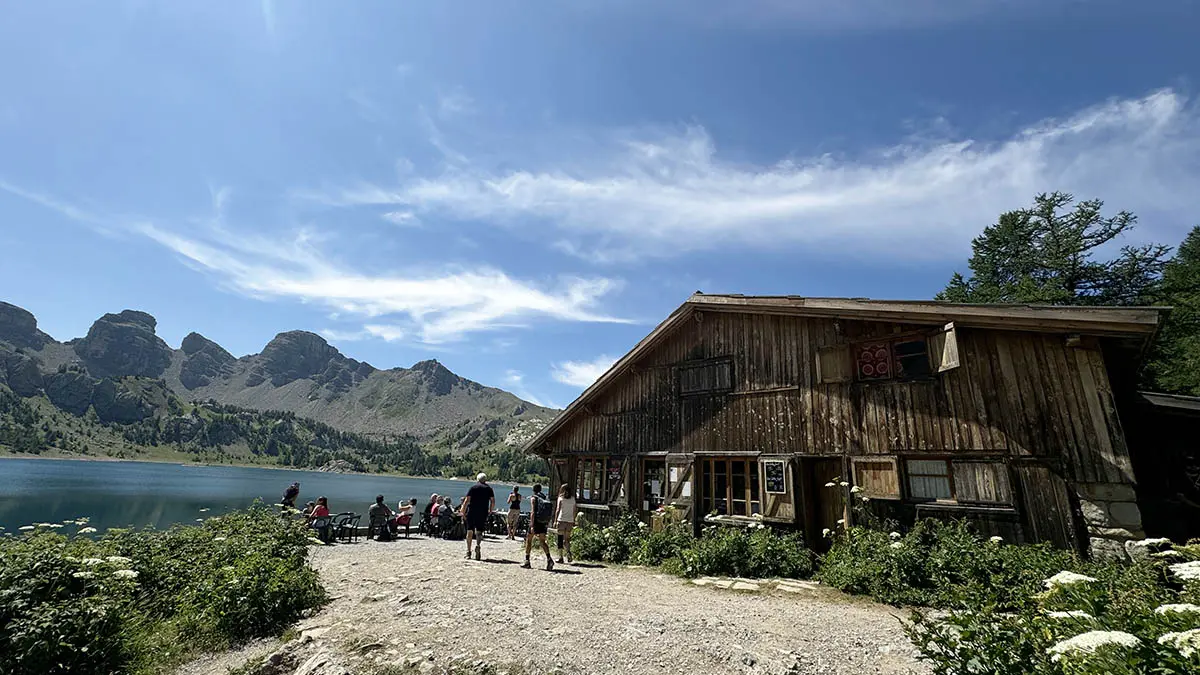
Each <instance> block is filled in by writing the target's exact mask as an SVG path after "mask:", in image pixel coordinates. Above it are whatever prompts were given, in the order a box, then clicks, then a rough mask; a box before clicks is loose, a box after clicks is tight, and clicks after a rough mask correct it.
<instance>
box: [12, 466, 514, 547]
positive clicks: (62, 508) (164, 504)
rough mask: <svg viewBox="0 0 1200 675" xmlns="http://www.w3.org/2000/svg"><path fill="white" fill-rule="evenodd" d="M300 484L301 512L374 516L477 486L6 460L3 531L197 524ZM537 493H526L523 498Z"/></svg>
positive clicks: (503, 490)
mask: <svg viewBox="0 0 1200 675" xmlns="http://www.w3.org/2000/svg"><path fill="white" fill-rule="evenodd" d="M293 481H300V498H299V499H298V500H297V505H298V506H299V505H302V504H303V503H304V502H307V501H315V500H316V498H317V497H319V496H325V497H328V498H329V508H330V510H331V511H333V512H334V513H338V512H341V511H353V512H355V513H366V511H367V507H368V506H370V505H371V503H372V502H374V500H375V495H377V494H382V495H383V496H384V497H385V498H386V500H387V504H388V506H390V507H392V508H393V509H394V508H396V503H397V502H399V501H400V500H401V499H411V498H413V497H415V498H416V499H417V503H418V505H419V506H420V507H424V506H425V503H426V502H428V501H429V495H430V494H431V493H434V492H436V493H438V494H448V495H450V496H451V497H453V498H454V501H455V503H456V504H457V503H458V502H460V501H461V500H462V498H463V496H464V495H466V492H467V489H468V488H469V487H470V486H471V481H465V480H461V481H454V480H443V479H437V478H394V477H390V476H372V475H361V474H330V473H319V472H315V471H283V470H278V469H257V468H245V467H234V466H196V465H180V464H164V463H153V462H88V461H77V460H56V459H0V527H4V528H6V529H5V532H15V531H16V529H17V528H18V527H20V526H21V525H28V524H30V523H34V522H48V523H54V522H62V521H64V520H68V519H71V520H73V519H76V518H79V517H81V516H87V517H88V518H90V519H91V522H90V525H92V526H93V527H96V528H98V529H101V530H103V529H104V528H109V527H129V526H134V527H144V526H146V525H153V526H155V527H160V528H161V527H167V526H170V525H172V524H174V523H194V522H195V521H196V519H197V518H204V517H208V516H213V515H218V514H220V513H223V512H225V511H229V510H232V509H239V508H244V507H246V506H249V505H250V504H251V503H253V502H254V500H255V499H261V500H262V501H264V502H266V503H267V504H276V503H278V502H279V500H280V498H281V497H282V496H283V492H284V490H285V489H287V486H288V485H290V484H291V483H292V482H293ZM491 485H492V488H493V489H494V490H495V491H496V502H497V506H498V507H499V508H503V504H504V501H505V497H506V496H507V494H508V492H509V491H510V490H512V486H511V485H505V484H502V483H492V484H491ZM529 492H530V491H529V490H528V489H524V488H523V489H522V490H521V494H523V495H528V494H529ZM201 509H208V511H204V512H202V511H201Z"/></svg>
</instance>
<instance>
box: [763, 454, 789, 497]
mask: <svg viewBox="0 0 1200 675" xmlns="http://www.w3.org/2000/svg"><path fill="white" fill-rule="evenodd" d="M762 465H763V474H764V475H765V476H766V488H767V494H773V495H782V494H787V479H785V478H784V476H785V475H786V473H787V472H786V471H785V470H784V461H783V460H782V459H769V460H765V461H763V463H762Z"/></svg>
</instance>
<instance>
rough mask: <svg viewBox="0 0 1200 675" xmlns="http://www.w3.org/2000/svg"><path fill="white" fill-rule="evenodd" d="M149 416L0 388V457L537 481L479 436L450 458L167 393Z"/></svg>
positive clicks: (133, 381)
mask: <svg viewBox="0 0 1200 675" xmlns="http://www.w3.org/2000/svg"><path fill="white" fill-rule="evenodd" d="M122 388H123V389H153V388H154V387H153V385H152V384H151V383H147V382H146V381H145V380H144V379H142V378H124V380H123V381H122ZM157 410H158V414H155V415H151V416H149V417H146V418H145V419H142V420H140V421H132V422H119V421H108V422H105V421H102V420H101V419H100V418H99V416H98V415H97V414H96V410H95V408H94V407H89V408H88V409H87V411H86V412H85V413H84V414H83V415H74V414H71V413H68V412H66V411H63V410H62V409H60V408H58V407H56V406H55V405H54V404H52V403H51V402H50V401H49V400H48V399H46V398H45V397H43V396H34V397H29V398H22V397H20V396H17V395H16V394H14V393H13V392H12V390H10V389H9V388H8V387H6V386H3V385H0V452H2V453H6V454H24V455H33V456H37V455H41V456H48V457H84V458H88V457H91V458H112V459H143V460H157V461H195V462H205V463H230V464H243V465H252V466H280V467H290V468H300V469H316V468H320V467H323V466H325V465H327V464H328V463H330V462H332V461H337V460H340V461H342V462H345V463H346V464H348V465H349V466H350V467H351V468H353V469H354V470H355V471H364V472H381V473H382V472H389V473H402V474H406V475H413V476H470V475H473V474H475V473H476V472H478V471H487V472H488V473H489V474H490V475H492V476H494V477H495V478H496V479H497V480H503V481H515V482H529V481H533V480H538V479H541V478H543V477H544V475H545V473H546V471H545V465H544V462H543V461H542V460H540V459H537V458H533V457H531V456H529V455H525V454H524V453H522V452H521V451H520V449H519V447H518V446H514V445H512V444H509V443H505V439H503V438H499V437H498V436H496V437H493V436H489V437H488V438H487V439H486V440H487V441H488V442H486V443H480V444H478V446H477V447H475V448H473V449H472V450H470V451H469V452H467V453H466V454H463V455H457V456H456V455H455V454H453V453H452V452H451V449H450V448H449V447H443V448H441V449H437V448H434V449H429V450H427V449H424V448H422V447H421V445H420V444H419V443H418V441H417V439H415V438H414V437H412V436H408V435H398V436H393V437H387V438H376V437H367V436H364V435H361V434H355V433H350V432H344V431H339V430H337V429H335V428H333V427H331V426H329V425H327V424H323V423H321V422H314V421H312V420H308V419H305V418H303V417H298V416H297V415H296V414H295V413H291V412H277V411H256V410H247V409H244V408H238V407H235V406H230V405H222V404H219V403H216V402H212V401H207V402H198V403H195V404H188V403H183V402H181V401H179V399H178V398H177V397H174V396H169V399H168V400H166V401H164V403H163V404H162V405H161V406H159V407H157ZM512 440H514V439H510V441H512ZM516 440H519V439H516Z"/></svg>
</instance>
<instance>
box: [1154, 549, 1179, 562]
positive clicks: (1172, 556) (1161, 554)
mask: <svg viewBox="0 0 1200 675" xmlns="http://www.w3.org/2000/svg"><path fill="white" fill-rule="evenodd" d="M1150 557H1152V558H1161V559H1163V560H1185V559H1186V558H1187V556H1185V555H1184V554H1183V553H1181V552H1179V551H1176V550H1175V549H1168V550H1166V551H1157V552H1155V553H1151V554H1150Z"/></svg>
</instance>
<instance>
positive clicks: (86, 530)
mask: <svg viewBox="0 0 1200 675" xmlns="http://www.w3.org/2000/svg"><path fill="white" fill-rule="evenodd" d="M95 532H96V528H94V527H81V528H79V534H94V533H95Z"/></svg>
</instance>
